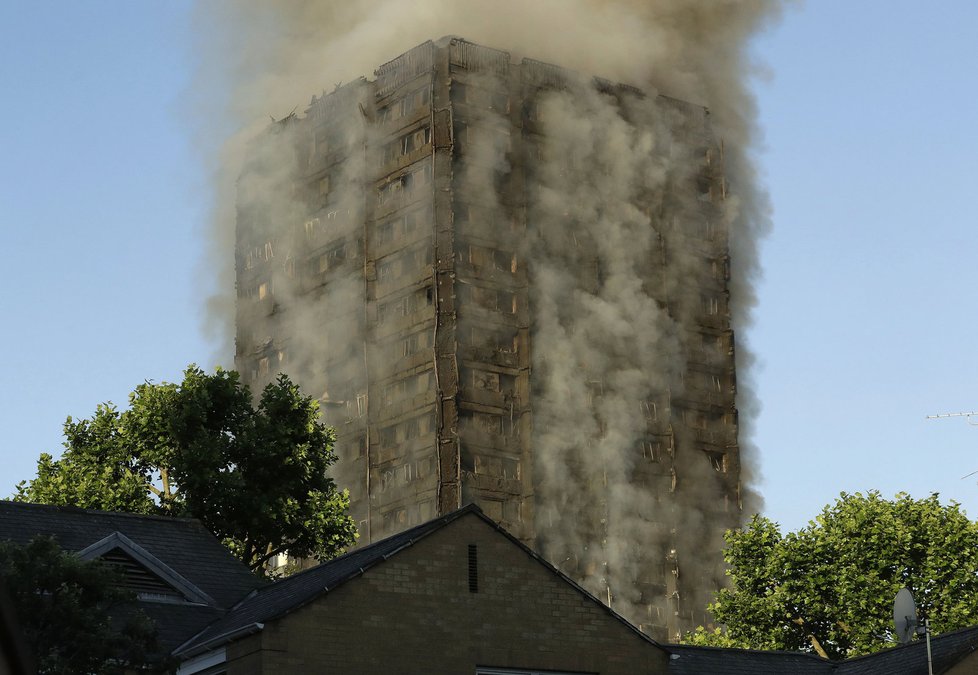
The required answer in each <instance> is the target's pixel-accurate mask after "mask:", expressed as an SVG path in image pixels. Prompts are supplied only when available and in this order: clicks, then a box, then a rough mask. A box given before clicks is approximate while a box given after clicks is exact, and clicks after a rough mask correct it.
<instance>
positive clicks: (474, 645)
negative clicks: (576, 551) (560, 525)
mask: <svg viewBox="0 0 978 675" xmlns="http://www.w3.org/2000/svg"><path fill="white" fill-rule="evenodd" d="M473 544H474V545H475V546H476V551H477V568H478V573H477V584H478V591H477V592H471V591H470V569H469V546H470V545H473ZM228 661H229V670H228V672H229V674H230V675H252V674H257V673H297V672H343V673H351V672H356V673H385V674H387V673H394V672H396V673H425V674H430V673H460V674H461V673H474V672H475V669H476V667H477V666H494V667H500V668H532V669H539V670H562V671H574V672H586V673H602V674H613V673H664V672H666V668H667V663H668V655H667V654H666V653H665V652H664V651H663V650H662V649H660V648H659V647H657V646H656V645H654V644H653V643H651V642H649V641H648V640H646V639H645V638H644V637H643V636H641V635H639V634H638V633H637V632H636V631H634V630H633V629H631V628H630V627H628V626H626V625H625V624H624V623H622V622H621V621H620V620H619V619H617V618H615V617H614V616H612V615H611V614H610V613H609V612H608V611H607V610H606V609H605V608H604V607H603V606H601V605H599V604H598V603H596V602H595V601H593V600H591V599H590V598H588V597H586V596H584V595H583V594H581V593H580V592H579V591H578V590H577V589H576V588H574V587H572V586H571V585H569V584H567V583H566V582H565V581H564V580H563V579H562V578H560V577H559V576H557V575H555V574H554V573H553V572H551V571H549V570H548V569H547V568H546V567H544V566H543V565H541V564H540V563H539V562H537V561H536V560H533V559H532V558H531V557H530V556H528V555H527V554H526V553H525V552H524V551H523V550H522V549H520V548H518V547H517V546H516V545H514V544H513V543H512V542H511V541H509V540H508V539H507V538H505V537H504V536H502V535H501V534H499V533H498V532H496V531H495V530H494V529H493V528H492V527H491V526H490V525H488V524H487V523H485V522H484V521H482V520H481V519H480V518H478V517H477V516H475V515H465V516H463V517H462V518H460V519H459V520H457V521H454V522H453V523H451V524H450V525H448V526H446V527H445V528H443V529H441V530H439V531H438V532H436V533H434V534H432V535H429V536H428V537H426V538H425V539H423V540H421V541H420V542H418V543H417V544H415V545H414V546H412V547H410V548H407V549H405V550H403V551H401V552H400V553H398V554H396V555H395V556H394V557H392V558H391V559H390V560H388V561H387V562H385V563H382V564H380V565H378V566H376V567H374V568H373V569H370V570H367V572H366V573H365V574H364V575H363V576H362V577H360V578H356V579H353V580H352V581H349V582H347V583H346V584H345V585H343V586H341V587H339V588H338V589H336V590H335V591H331V592H329V593H327V594H326V595H324V596H322V597H320V598H319V599H318V600H316V601H314V602H312V603H310V604H309V605H306V606H305V607H303V608H301V609H299V610H297V611H295V612H294V613H292V614H290V615H287V616H285V617H283V618H281V619H278V620H276V621H269V622H266V624H265V629H264V631H262V633H260V634H258V635H256V636H253V637H251V638H247V639H245V640H241V641H239V642H237V643H235V644H233V645H231V646H230V647H229V649H228Z"/></svg>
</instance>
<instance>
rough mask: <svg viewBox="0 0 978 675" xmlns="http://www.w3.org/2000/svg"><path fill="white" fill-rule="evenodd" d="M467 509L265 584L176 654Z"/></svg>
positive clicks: (308, 595) (324, 586)
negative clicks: (267, 584)
mask: <svg viewBox="0 0 978 675" xmlns="http://www.w3.org/2000/svg"><path fill="white" fill-rule="evenodd" d="M467 513H478V514H479V515H482V512H481V511H480V510H479V508H478V507H477V506H475V505H471V504H470V505H469V506H466V507H463V508H461V509H459V510H457V511H454V512H452V513H450V514H448V515H446V516H443V517H441V518H436V519H435V520H430V521H428V522H427V523H423V524H421V525H418V526H417V527H413V528H411V529H409V530H405V531H404V532H401V533H399V534H395V535H394V536H392V537H388V538H387V539H383V540H381V541H378V542H376V543H374V544H371V545H369V546H365V547H363V548H360V549H356V550H355V551H351V552H350V553H347V554H346V555H342V556H340V557H339V558H336V559H334V560H331V561H329V562H326V563H323V564H322V565H318V566H316V567H313V568H310V569H307V570H304V571H302V572H299V573H298V574H295V575H293V576H291V577H288V578H286V579H282V580H281V581H277V582H275V583H274V584H271V585H269V586H266V587H265V588H262V589H260V590H259V591H257V592H256V593H255V594H253V595H251V596H249V597H248V598H246V599H245V600H243V601H242V602H241V603H239V604H238V606H237V607H235V608H234V609H232V610H231V611H230V612H228V613H227V615H226V616H225V617H224V618H223V619H220V620H219V621H216V622H215V623H213V624H212V625H210V626H208V627H207V629H206V630H204V631H203V632H202V633H201V634H200V635H197V636H195V637H194V638H193V639H192V640H190V641H189V642H188V643H187V644H185V645H183V646H182V647H180V648H179V650H178V651H177V654H183V655H189V654H190V653H192V652H195V651H199V650H201V649H204V648H207V647H208V645H209V644H210V643H214V642H219V641H221V640H223V639H224V638H226V637H227V636H230V635H239V634H242V633H244V632H247V631H248V630H249V629H250V628H251V627H253V626H255V624H258V623H262V622H265V621H268V620H270V619H274V618H277V617H280V616H282V615H284V614H288V613H289V612H292V611H295V610H296V609H298V608H300V607H302V606H303V605H305V604H307V603H309V602H311V601H312V600H314V599H316V598H317V597H319V596H320V595H321V594H323V593H326V592H328V591H331V590H334V589H335V588H337V587H338V586H340V585H341V584H343V583H344V582H346V581H349V580H350V579H352V578H354V577H356V576H359V575H360V574H363V573H364V572H365V571H367V570H368V569H370V568H371V567H373V566H374V565H376V564H377V563H380V562H383V561H384V560H386V559H387V558H389V557H390V556H391V555H393V554H394V553H396V552H398V551H399V550H401V549H403V548H405V547H407V546H410V545H412V544H413V543H414V542H416V541H418V540H419V539H421V538H423V537H426V536H427V535H429V534H431V533H432V532H434V531H435V530H439V529H441V528H442V527H444V526H445V525H447V524H448V523H450V522H452V521H454V520H457V519H458V518H459V517H461V516H463V515H465V514H467Z"/></svg>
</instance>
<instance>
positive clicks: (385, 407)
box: [236, 38, 740, 638]
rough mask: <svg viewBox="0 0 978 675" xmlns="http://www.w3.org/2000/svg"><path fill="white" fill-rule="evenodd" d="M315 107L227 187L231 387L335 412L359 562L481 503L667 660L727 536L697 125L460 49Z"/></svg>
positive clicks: (722, 322) (529, 64) (717, 244)
mask: <svg viewBox="0 0 978 675" xmlns="http://www.w3.org/2000/svg"><path fill="white" fill-rule="evenodd" d="M374 75H375V77H374V79H373V80H367V79H360V80H357V81H354V82H351V83H348V84H346V85H343V86H337V88H336V89H335V90H334V91H332V92H330V93H324V94H323V95H322V96H320V97H314V98H313V100H312V103H311V104H310V106H309V108H308V110H307V111H305V114H303V115H301V116H296V115H293V116H290V117H288V118H286V119H284V120H281V121H279V122H277V123H275V124H273V125H271V127H270V128H269V129H268V130H267V131H266V132H265V133H263V134H262V135H261V137H260V138H258V139H256V140H255V141H254V142H253V144H252V148H251V152H250V153H249V156H248V158H247V160H246V164H245V166H244V170H243V172H242V175H241V177H240V179H239V184H238V213H237V251H236V270H237V293H238V302H237V340H236V343H237V353H236V366H237V368H238V370H239V371H240V372H241V373H242V375H243V377H244V379H245V380H246V381H247V382H248V383H249V384H250V385H251V386H252V388H253V389H260V388H261V387H262V386H263V385H264V384H266V383H267V382H269V381H270V380H271V379H272V378H274V377H275V375H276V373H278V372H280V371H284V372H287V373H289V375H290V376H291V377H293V379H295V380H296V381H297V382H298V383H299V384H301V385H302V386H303V388H304V390H305V391H307V392H314V393H316V394H317V395H321V403H322V407H323V410H324V414H325V417H326V419H327V421H328V422H329V423H330V424H331V425H332V426H334V427H335V429H336V431H337V438H338V441H337V452H338V454H339V461H338V463H337V465H336V467H335V471H334V475H335V477H336V480H337V483H338V484H339V485H340V486H341V487H347V488H349V490H350V493H351V498H352V511H353V515H354V516H355V517H356V519H357V521H358V525H359V528H360V534H361V542H364V543H368V542H371V541H375V540H378V539H380V538H383V537H386V536H389V535H391V534H394V533H396V532H398V531H400V530H403V529H406V528H408V527H409V526H412V525H415V524H417V523H420V522H423V521H425V520H428V519H430V518H432V517H434V516H436V515H440V514H444V513H448V512H451V511H453V510H455V509H457V508H458V507H460V506H461V505H463V504H465V503H469V502H475V503H477V504H479V506H480V507H481V508H482V509H483V511H485V513H487V514H488V515H489V516H490V517H492V518H494V519H495V520H497V521H499V522H501V523H502V524H503V525H504V526H505V527H506V528H507V529H508V530H509V531H511V532H513V533H514V534H515V535H517V536H518V537H519V538H520V539H522V540H523V541H525V542H527V543H528V544H530V545H531V546H533V547H534V548H536V549H538V550H542V551H544V552H545V554H546V555H547V556H548V557H549V558H550V560H551V561H552V562H554V564H556V565H557V566H559V567H560V568H561V569H562V570H564V571H565V572H566V573H568V574H569V575H570V576H571V577H573V578H576V579H579V580H581V581H582V582H583V583H584V585H585V586H586V587H587V588H589V589H590V590H591V591H592V592H593V593H594V594H595V595H597V596H598V597H600V598H601V599H602V600H604V601H606V602H608V603H609V604H611V605H612V607H614V608H615V609H616V610H618V611H619V612H621V613H623V614H624V615H625V616H626V617H628V618H630V619H631V620H632V621H634V622H635V623H637V624H639V625H641V626H642V627H643V628H644V629H645V630H647V631H648V632H650V633H651V634H653V635H655V636H656V637H659V638H667V637H668V638H675V637H676V636H677V634H678V631H680V630H682V629H686V628H689V627H692V626H694V625H696V624H698V623H704V622H708V621H709V618H708V617H707V616H705V614H704V611H705V607H706V604H707V603H708V602H709V601H710V599H711V597H712V592H713V591H714V590H715V589H716V587H717V586H718V585H719V584H720V583H722V576H723V575H722V561H721V560H720V546H721V543H722V541H721V535H722V532H723V531H724V530H725V529H726V528H727V527H731V526H735V525H736V524H738V522H739V517H740V507H739V489H740V486H739V480H740V478H739V476H740V465H739V462H740V458H739V453H738V447H737V411H736V407H735V379H734V378H735V374H734V356H733V335H732V331H731V327H730V318H729V311H728V299H729V293H728V257H727V255H728V253H727V251H728V246H727V231H726V223H727V220H728V218H727V216H726V215H725V214H726V210H727V208H728V205H727V202H728V201H730V200H728V199H727V198H726V194H725V192H726V188H725V185H724V179H723V176H722V169H721V165H722V147H721V145H720V144H719V143H717V142H716V141H715V140H714V139H713V137H712V135H711V132H710V128H709V124H708V113H707V111H706V110H705V109H704V108H703V107H701V106H696V105H692V104H688V103H684V102H681V101H677V100H674V99H670V98H668V97H665V96H660V95H656V94H654V93H645V92H642V91H639V90H637V89H634V88H632V87H628V86H624V85H618V84H614V83H611V82H607V81H603V80H600V79H588V78H585V77H583V76H581V75H579V74H576V73H573V72H570V71H567V70H564V69H562V68H560V67H558V66H554V65H550V64H545V63H541V62H537V61H533V60H531V59H523V60H522V61H520V62H519V63H514V62H513V60H512V58H511V56H510V54H509V53H507V52H503V51H498V50H494V49H489V48H485V47H481V46H478V45H475V44H472V43H469V42H466V41H465V40H462V39H459V38H444V39H442V40H440V41H438V42H427V43H425V44H422V45H419V46H418V47H415V48H414V49H412V50H410V51H409V52H407V53H405V54H403V55H401V56H400V57H398V58H397V59H395V60H393V61H391V62H389V63H387V64H384V65H382V66H381V67H380V68H378V69H377V71H376V72H375V74H374Z"/></svg>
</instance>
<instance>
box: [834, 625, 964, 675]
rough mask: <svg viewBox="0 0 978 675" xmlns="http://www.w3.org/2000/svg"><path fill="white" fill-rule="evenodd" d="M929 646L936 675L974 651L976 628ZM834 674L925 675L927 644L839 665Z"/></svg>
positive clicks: (935, 640) (935, 639)
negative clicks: (894, 674) (898, 674)
mask: <svg viewBox="0 0 978 675" xmlns="http://www.w3.org/2000/svg"><path fill="white" fill-rule="evenodd" d="M930 646H931V653H932V654H933V660H934V673H935V674H936V675H940V673H944V672H946V671H947V670H948V669H949V668H950V667H951V666H953V665H954V664H956V663H958V662H959V661H960V660H961V659H963V658H964V657H966V656H968V655H969V654H971V653H972V652H974V651H975V649H976V648H978V626H972V627H970V628H961V629H959V630H955V631H951V632H950V633H944V634H943V635H937V636H934V637H932V638H931V640H930ZM835 672H836V675H882V674H883V673H900V675H927V642H926V640H923V639H918V640H914V641H913V642H911V643H910V644H907V645H901V646H899V647H894V648H893V649H886V650H884V651H881V652H876V653H875V654H869V655H868V656H860V657H858V658H855V659H850V660H848V661H844V662H843V663H841V664H839V667H838V668H837V669H836V671H835Z"/></svg>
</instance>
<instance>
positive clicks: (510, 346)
mask: <svg viewBox="0 0 978 675" xmlns="http://www.w3.org/2000/svg"><path fill="white" fill-rule="evenodd" d="M465 332H466V333H467V337H468V340H469V344H470V345H471V346H472V347H475V348H477V349H487V350H490V351H492V352H499V353H504V354H516V353H517V352H518V351H519V344H520V336H519V332H518V331H517V330H515V329H513V330H506V329H494V328H484V327H482V326H469V327H468V330H467V331H465Z"/></svg>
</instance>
